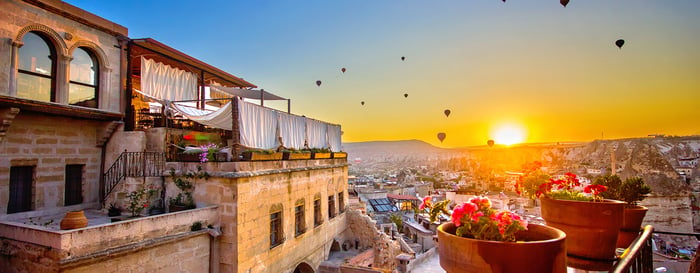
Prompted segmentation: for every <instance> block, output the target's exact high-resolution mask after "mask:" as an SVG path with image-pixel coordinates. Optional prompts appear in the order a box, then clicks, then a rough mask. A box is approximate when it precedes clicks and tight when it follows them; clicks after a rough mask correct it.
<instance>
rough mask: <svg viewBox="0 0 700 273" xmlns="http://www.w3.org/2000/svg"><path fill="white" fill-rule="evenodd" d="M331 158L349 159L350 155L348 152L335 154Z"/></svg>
mask: <svg viewBox="0 0 700 273" xmlns="http://www.w3.org/2000/svg"><path fill="white" fill-rule="evenodd" d="M331 157H333V158H348V153H346V152H334V153H333V154H332V156H331Z"/></svg>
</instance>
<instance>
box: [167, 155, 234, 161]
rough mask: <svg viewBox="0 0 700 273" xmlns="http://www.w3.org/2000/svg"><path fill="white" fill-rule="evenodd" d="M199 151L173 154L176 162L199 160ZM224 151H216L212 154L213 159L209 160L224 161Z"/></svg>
mask: <svg viewBox="0 0 700 273" xmlns="http://www.w3.org/2000/svg"><path fill="white" fill-rule="evenodd" d="M199 155H200V153H179V154H175V161H176V162H199V160H200V159H199ZM226 157H227V154H226V153H216V154H215V155H214V160H209V161H213V162H226V161H227V160H226Z"/></svg>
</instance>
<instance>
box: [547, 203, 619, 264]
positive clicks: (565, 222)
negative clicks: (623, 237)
mask: <svg viewBox="0 0 700 273" xmlns="http://www.w3.org/2000/svg"><path fill="white" fill-rule="evenodd" d="M540 201H541V202H542V218H544V221H545V222H546V223H547V225H548V226H552V227H555V228H558V229H561V230H562V231H564V232H565V233H566V237H567V240H566V251H567V255H569V256H576V257H579V258H584V259H593V260H614V259H615V243H616V242H617V234H618V233H619V230H620V226H622V218H623V211H624V208H625V203H624V202H621V201H617V200H607V199H606V200H603V201H602V202H591V201H571V200H556V199H552V198H541V199H540Z"/></svg>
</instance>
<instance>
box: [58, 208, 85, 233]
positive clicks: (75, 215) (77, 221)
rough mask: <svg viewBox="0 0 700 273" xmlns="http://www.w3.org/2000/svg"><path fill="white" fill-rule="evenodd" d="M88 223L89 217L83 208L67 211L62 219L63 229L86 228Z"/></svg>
mask: <svg viewBox="0 0 700 273" xmlns="http://www.w3.org/2000/svg"><path fill="white" fill-rule="evenodd" d="M87 225H88V219H87V218H85V213H84V212H83V211H82V210H79V211H69V212H66V216H64V217H63V219H62V220H61V229H74V228H84V227H87Z"/></svg>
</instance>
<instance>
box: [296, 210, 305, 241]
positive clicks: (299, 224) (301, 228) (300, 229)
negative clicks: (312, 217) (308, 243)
mask: <svg viewBox="0 0 700 273" xmlns="http://www.w3.org/2000/svg"><path fill="white" fill-rule="evenodd" d="M304 232H306V225H305V224H304V204H301V205H298V206H296V207H294V234H295V235H296V236H299V235H302V234H304Z"/></svg>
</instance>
